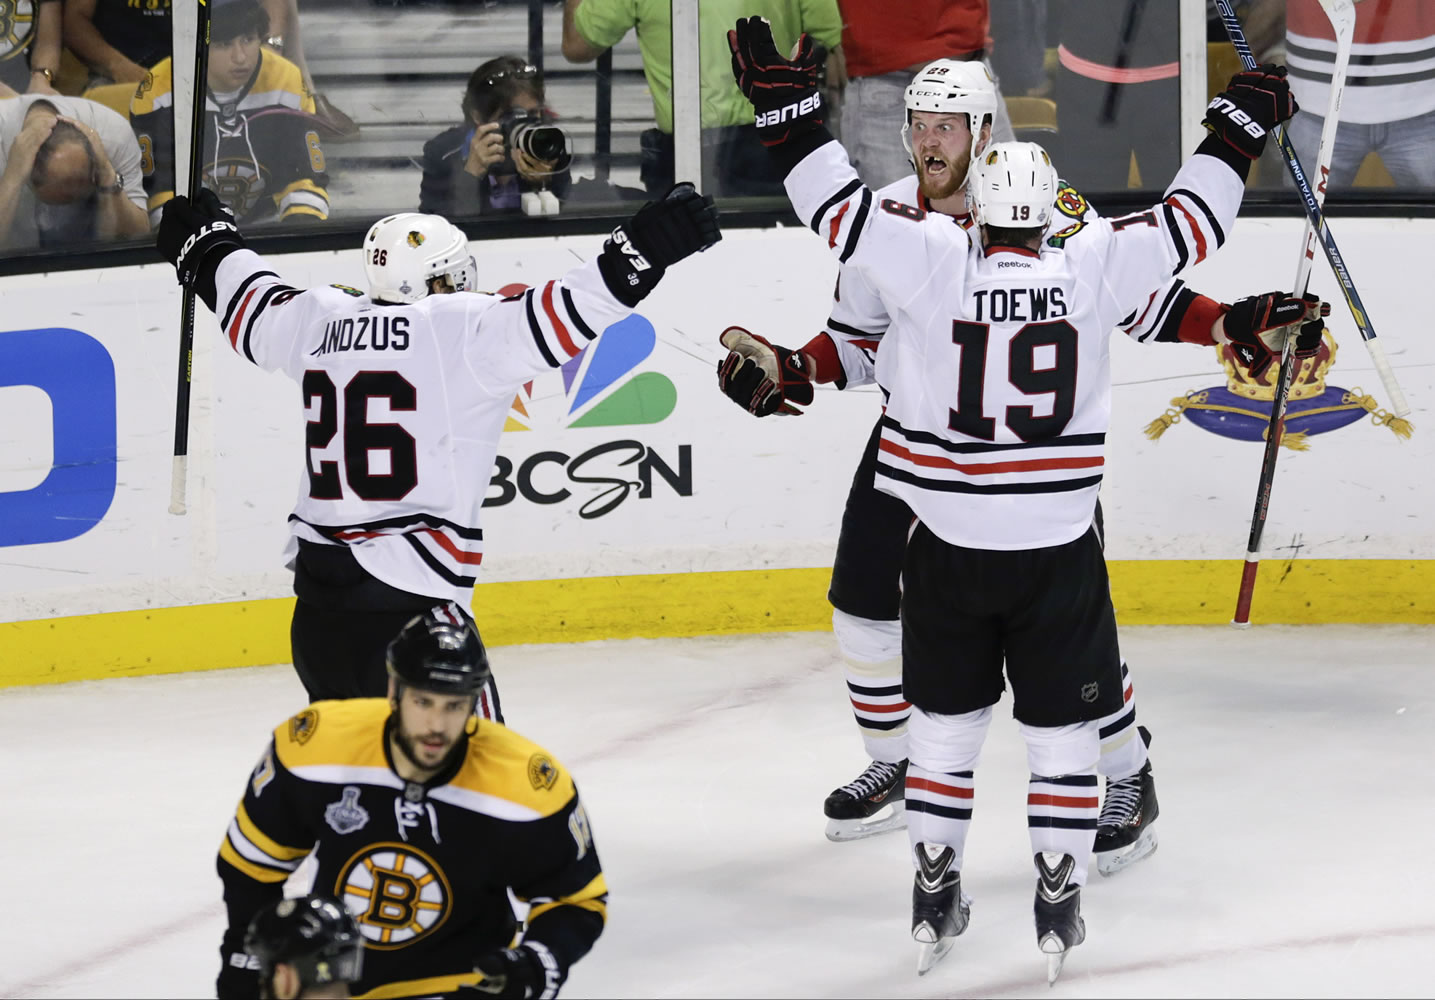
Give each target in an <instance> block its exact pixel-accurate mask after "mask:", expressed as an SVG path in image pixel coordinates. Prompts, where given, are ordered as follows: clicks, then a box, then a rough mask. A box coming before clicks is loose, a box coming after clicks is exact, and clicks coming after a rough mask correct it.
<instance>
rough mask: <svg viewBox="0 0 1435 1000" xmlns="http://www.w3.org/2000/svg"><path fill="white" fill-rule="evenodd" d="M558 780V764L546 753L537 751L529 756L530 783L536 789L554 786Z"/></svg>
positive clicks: (540, 789) (541, 789)
mask: <svg viewBox="0 0 1435 1000" xmlns="http://www.w3.org/2000/svg"><path fill="white" fill-rule="evenodd" d="M557 780H558V765H557V764H555V763H553V758H552V757H549V756H548V755H547V754H546V753H536V754H534V755H533V756H531V757H529V758H528V783H529V784H531V785H532V786H533V789H534V791H543V790H545V789H549V788H552V787H553V784H554V782H556V781H557Z"/></svg>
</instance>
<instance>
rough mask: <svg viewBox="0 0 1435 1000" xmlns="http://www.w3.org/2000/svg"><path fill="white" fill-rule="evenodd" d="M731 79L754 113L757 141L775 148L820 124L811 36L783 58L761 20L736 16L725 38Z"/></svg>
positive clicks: (819, 103) (770, 27)
mask: <svg viewBox="0 0 1435 1000" xmlns="http://www.w3.org/2000/svg"><path fill="white" fill-rule="evenodd" d="M727 44H728V48H729V49H731V50H732V75H733V79H735V80H736V81H737V87H738V89H739V90H741V91H742V94H743V96H744V97H746V98H747V99H748V100H749V101H751V102H752V106H753V109H754V110H755V111H756V112H757V137H758V138H759V139H760V140H762V144H763V145H764V146H776V145H777V144H779V143H783V142H786V141H787V140H788V139H791V138H792V137H793V136H796V135H801V134H802V133H804V132H810V131H812V129H813V128H814V127H816V126H818V125H821V124H822V114H823V111H822V93H821V91H820V90H819V89H818V83H819V69H820V66H819V60H818V58H817V51H816V46H815V45H814V44H813V41H812V36H810V35H807V34H803V36H802V37H801V38H799V39H798V40H797V44H796V45H795V46H793V49H792V58H790V59H784V58H783V57H782V56H781V55H780V54H779V53H778V51H777V44H776V43H775V42H774V41H773V40H772V25H771V24H769V23H768V21H767V18H765V17H740V18H738V19H737V25H736V27H735V28H734V30H732V31H729V32H728V33H727Z"/></svg>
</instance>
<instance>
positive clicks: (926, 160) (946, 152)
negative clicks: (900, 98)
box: [911, 111, 972, 201]
mask: <svg viewBox="0 0 1435 1000" xmlns="http://www.w3.org/2000/svg"><path fill="white" fill-rule="evenodd" d="M911 135H912V154H913V156H914V157H915V158H916V160H917V186H918V188H919V189H920V190H921V192H922V194H923V195H924V196H925V197H926V198H928V199H929V200H931V201H940V200H941V199H943V198H950V197H951V196H952V195H954V194H956V193H957V191H958V190H960V189H961V187H962V185H964V184H965V183H966V182H967V167H968V166H969V165H970V164H971V159H972V133H971V130H970V129H969V128H968V127H967V116H966V115H964V114H937V113H935V112H929V111H914V112H912V132H911Z"/></svg>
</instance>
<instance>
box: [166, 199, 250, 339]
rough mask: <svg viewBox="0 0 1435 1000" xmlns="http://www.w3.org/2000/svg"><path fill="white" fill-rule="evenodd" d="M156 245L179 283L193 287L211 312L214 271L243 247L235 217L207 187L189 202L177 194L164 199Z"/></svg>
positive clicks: (213, 298)
mask: <svg viewBox="0 0 1435 1000" xmlns="http://www.w3.org/2000/svg"><path fill="white" fill-rule="evenodd" d="M155 245H156V246H157V247H159V252H160V253H161V254H163V255H164V259H165V260H167V261H169V262H170V263H171V264H173V265H174V269H175V273H176V274H177V275H178V276H179V283H180V284H181V285H184V286H185V287H187V288H192V289H194V293H195V294H196V295H198V296H199V297H200V298H201V299H203V300H204V304H205V305H207V306H209V309H210V311H211V312H213V311H214V310H215V291H214V272H215V270H216V269H217V268H218V267H219V262H220V261H221V260H223V259H224V258H225V257H226V256H227V255H228V254H230V253H232V252H233V251H235V250H243V249H245V242H244V237H243V236H241V235H240V234H239V230H238V229H237V228H235V225H234V216H233V214H231V213H230V211H229V209H228V208H226V207H225V205H224V202H222V201H220V200H219V196H218V195H216V194H215V193H214V192H213V191H211V190H209V189H208V188H204V189H202V190H201V191H200V192H199V196H198V197H197V198H195V199H194V200H193V201H191V200H190V199H189V198H186V197H185V196H184V195H178V196H176V197H174V198H171V199H170V200H169V201H167V202H165V204H164V209H163V210H162V211H161V213H160V217H159V231H158V233H157V234H156V235H155Z"/></svg>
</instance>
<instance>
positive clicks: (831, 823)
mask: <svg viewBox="0 0 1435 1000" xmlns="http://www.w3.org/2000/svg"><path fill="white" fill-rule="evenodd" d="M885 808H887V809H889V810H890V812H888V813H887V814H886V815H885V816H884V815H882V814H881V813H878V814H877V816H875V817H869V818H868V819H865V820H862V819H829V820H828V821H827V839H828V840H830V841H832V842H833V843H834V844H843V843H846V842H847V841H849V840H866V839H867V838H868V837H875V836H877V835H878V834H879V833H888V832H890V831H892V830H902V829H905V828H906V826H907V805H906V803H905V802H894V803H892V805H890V806H887V807H885Z"/></svg>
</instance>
